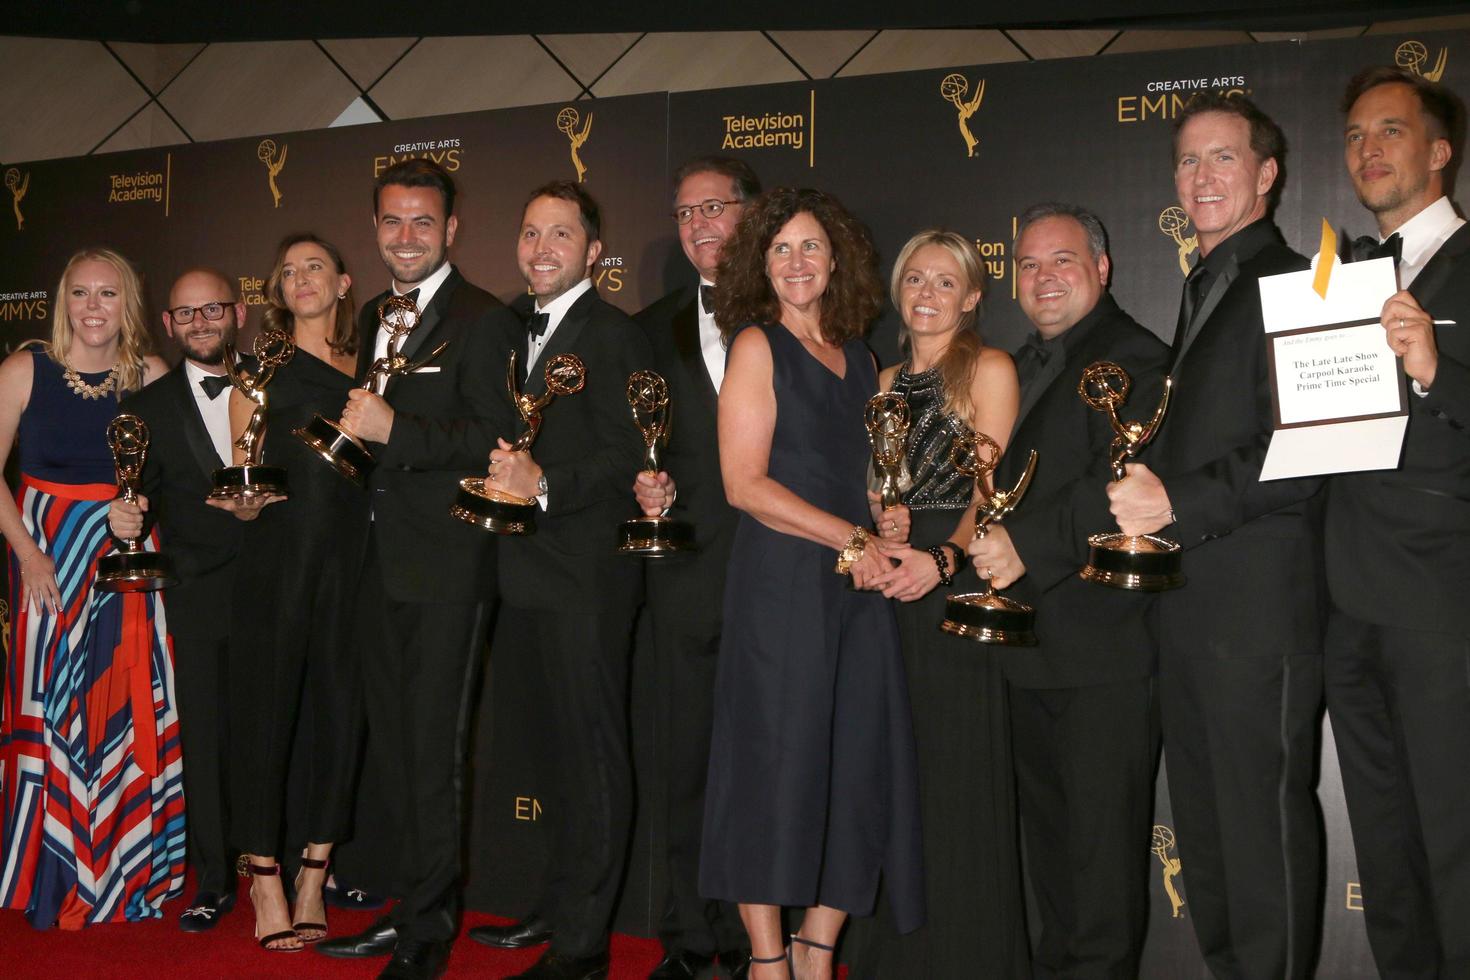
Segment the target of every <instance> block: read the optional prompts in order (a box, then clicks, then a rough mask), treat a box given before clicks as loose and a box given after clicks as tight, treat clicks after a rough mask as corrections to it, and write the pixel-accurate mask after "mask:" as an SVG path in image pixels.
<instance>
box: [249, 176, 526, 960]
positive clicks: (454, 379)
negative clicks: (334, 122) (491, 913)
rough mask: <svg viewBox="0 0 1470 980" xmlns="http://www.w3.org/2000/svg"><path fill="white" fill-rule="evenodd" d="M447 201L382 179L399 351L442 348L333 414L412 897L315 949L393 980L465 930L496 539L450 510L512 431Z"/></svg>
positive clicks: (367, 675) (480, 305) (424, 186)
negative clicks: (363, 497)
mask: <svg viewBox="0 0 1470 980" xmlns="http://www.w3.org/2000/svg"><path fill="white" fill-rule="evenodd" d="M454 196H455V188H454V182H453V180H452V179H451V178H450V176H449V175H448V174H447V173H445V172H444V171H443V170H442V169H441V168H440V167H438V166H436V165H434V164H432V163H430V162H429V161H426V160H409V161H405V162H403V163H400V164H396V165H395V166H393V167H390V168H389V169H387V170H385V171H384V172H383V173H382V174H381V175H380V176H379V177H378V181H377V184H376V186H375V188H374V192H373V205H374V210H375V216H374V221H375V225H376V227H377V236H378V250H379V252H380V253H381V255H382V258H383V262H384V264H385V265H386V266H387V267H388V271H389V273H390V274H391V275H392V280H393V281H392V286H391V292H392V293H394V294H407V295H409V296H411V297H413V299H414V300H415V302H416V304H417V305H418V308H419V311H420V320H419V323H418V326H417V327H416V328H415V329H414V330H413V332H412V333H411V334H409V335H408V339H407V340H406V341H405V342H404V344H403V349H402V353H403V355H404V356H405V357H407V358H408V359H409V360H417V359H422V358H423V357H425V356H426V355H427V354H428V353H429V352H430V351H432V350H434V349H435V348H436V347H437V346H439V344H441V343H443V344H445V347H444V350H443V352H442V353H440V354H439V355H438V356H437V357H435V358H434V359H433V360H432V361H431V362H430V363H429V364H428V365H427V366H426V367H422V368H420V369H419V370H417V371H415V372H413V373H411V374H406V375H402V376H398V377H393V378H389V379H388V380H387V382H386V384H382V385H381V388H382V390H381V391H377V392H373V391H366V390H362V389H358V390H355V391H353V392H352V393H351V395H350V399H351V400H350V401H349V402H348V405H347V407H346V408H345V409H344V410H343V414H342V423H343V425H344V427H345V428H347V429H348V430H350V431H351V432H353V433H355V434H356V435H358V436H359V437H360V438H362V439H363V440H365V441H366V442H367V443H368V444H369V447H370V448H371V450H372V452H373V453H374V455H375V457H376V460H377V463H376V466H375V467H374V469H373V470H372V473H371V475H370V477H369V480H368V493H370V494H371V497H372V510H373V522H372V529H371V531H370V532H369V540H368V542H367V548H366V551H367V558H366V562H365V566H364V569H363V585H362V592H361V594H360V595H359V597H358V607H357V608H358V618H359V629H360V634H359V635H360V637H361V640H360V643H361V647H362V651H363V675H364V676H363V686H364V697H365V704H366V706H367V710H368V724H369V725H370V726H378V729H379V736H380V737H377V738H375V739H374V742H375V744H379V745H382V746H388V747H393V748H394V749H396V751H397V753H398V755H397V758H395V759H390V760H387V764H388V766H389V768H390V771H392V772H393V773H394V775H395V778H396V779H397V780H399V782H400V789H401V796H402V798H401V801H400V803H401V808H402V814H403V819H404V827H403V839H402V864H403V867H402V869H401V872H400V878H401V880H402V881H403V882H404V886H405V888H404V893H403V895H402V900H401V901H400V902H399V903H398V905H397V906H396V907H395V908H394V909H393V910H392V912H390V913H389V914H388V916H386V917H385V918H383V919H380V920H379V921H378V922H376V923H374V924H373V925H372V926H371V927H370V928H369V929H368V930H367V931H366V932H363V933H360V934H358V935H356V936H349V937H346V938H343V939H335V940H327V941H326V942H323V943H320V944H318V945H317V949H318V950H319V951H321V952H323V953H326V954H328V955H333V956H371V955H375V954H381V953H386V952H389V951H390V950H391V951H393V953H394V956H393V959H392V961H391V962H390V963H389V965H388V967H387V968H386V969H385V970H384V971H383V973H382V974H381V975H382V976H383V977H394V978H397V977H402V978H421V977H433V976H438V975H439V974H440V973H442V972H443V970H444V966H445V963H446V962H447V960H448V956H449V946H450V943H451V942H452V941H453V939H454V934H455V932H456V931H457V929H458V927H459V912H460V908H461V904H462V898H461V895H460V878H459V876H460V863H461V862H460V838H461V827H460V812H461V810H462V806H461V800H460V795H461V789H462V787H461V781H462V775H463V768H464V747H465V735H466V729H467V727H468V703H467V701H468V697H469V692H470V691H471V690H472V689H473V688H474V685H473V683H472V682H471V681H472V678H473V674H474V671H475V668H476V666H477V664H478V662H479V659H480V651H481V649H482V647H483V645H484V640H485V628H486V621H487V603H486V601H485V600H486V597H487V596H488V595H490V594H492V592H493V590H494V572H495V564H494V550H493V544H494V541H495V539H494V536H493V535H488V534H484V533H483V532H481V531H478V530H476V529H475V528H473V527H470V526H469V525H467V524H465V523H464V522H462V521H459V520H456V519H455V518H453V517H451V516H450V514H449V508H450V506H451V505H452V504H453V502H454V497H455V493H456V491H457V490H458V483H459V479H460V477H462V476H463V475H464V474H465V473H469V472H474V471H475V470H476V469H478V468H479V467H481V466H483V465H484V462H485V458H486V456H487V455H488V454H489V452H490V450H491V449H493V448H494V446H495V437H496V435H497V434H498V433H500V432H504V431H506V430H507V429H508V428H509V427H510V424H511V423H510V417H509V416H510V412H509V406H508V405H506V404H505V399H504V397H503V396H502V395H500V385H499V384H498V383H497V382H498V380H499V378H500V377H501V376H502V375H503V373H504V370H505V365H504V363H503V362H502V361H501V360H500V356H499V355H500V352H501V351H502V350H503V349H504V348H505V345H506V344H507V343H509V342H510V336H511V334H513V333H515V332H518V330H519V324H518V323H516V319H515V317H514V316H512V315H511V314H510V312H509V311H508V310H507V309H506V308H505V307H504V306H503V305H502V304H501V303H500V302H499V301H498V300H496V299H495V298H494V297H493V296H491V295H490V294H489V293H487V292H485V291H484V290H482V289H479V288H478V287H476V286H473V285H471V284H470V283H468V282H466V281H465V279H464V277H462V276H461V275H460V274H459V272H458V270H456V269H455V268H454V267H453V266H452V265H450V264H449V261H448V249H449V246H450V245H452V244H453V243H454V234H455V231H456V229H457V227H458V223H459V219H458V218H457V217H456V216H455V214H454ZM388 295H389V294H388V293H387V292H385V293H382V294H380V295H378V296H375V297H373V298H372V299H371V300H369V301H368V302H367V304H366V305H365V306H364V307H363V309H362V312H361V314H360V315H359V317H358V321H359V328H360V331H361V338H362V339H361V345H360V347H359V350H360V352H361V353H360V356H359V362H358V374H359V375H360V376H361V375H364V374H366V372H367V369H368V366H369V365H370V364H371V363H372V362H373V360H374V359H375V358H377V357H381V356H382V355H383V354H384V352H385V350H386V348H387V343H388V336H387V331H386V330H383V329H380V327H379V322H378V315H377V309H378V304H379V303H380V302H381V301H382V300H383V299H384V298H386V297H387V296H388ZM286 437H288V438H289V436H286ZM276 438H282V436H281V435H277V436H276ZM344 764H345V763H344ZM385 857H386V855H385Z"/></svg>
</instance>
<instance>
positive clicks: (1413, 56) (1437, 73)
mask: <svg viewBox="0 0 1470 980" xmlns="http://www.w3.org/2000/svg"><path fill="white" fill-rule="evenodd" d="M1449 57H1450V49H1449V48H1440V49H1439V57H1438V58H1436V59H1435V60H1434V67H1433V68H1431V69H1430V70H1429V71H1425V70H1424V64H1425V62H1427V61H1428V60H1429V49H1428V48H1426V47H1425V46H1424V45H1423V43H1422V42H1420V41H1405V42H1404V43H1403V44H1400V45H1399V46H1398V49H1397V50H1395V51H1394V53H1393V63H1394V64H1396V65H1398V66H1399V67H1400V68H1405V69H1407V70H1409V71H1411V72H1413V73H1414V74H1416V75H1421V76H1423V77H1424V78H1426V79H1428V80H1429V81H1431V82H1437V81H1439V80H1440V79H1441V78H1443V77H1444V69H1445V65H1446V64H1447V63H1448V61H1449Z"/></svg>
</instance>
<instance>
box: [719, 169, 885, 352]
mask: <svg viewBox="0 0 1470 980" xmlns="http://www.w3.org/2000/svg"><path fill="white" fill-rule="evenodd" d="M803 212H805V213H807V214H810V215H811V216H812V217H813V218H816V219H817V222H818V223H819V224H821V226H822V230H823V231H825V232H826V233H827V238H828V239H829V240H830V241H831V243H832V260H833V263H834V265H835V267H834V268H833V270H832V278H831V280H830V281H829V282H828V283H827V290H826V292H825V293H823V294H822V313H821V324H822V339H823V340H825V341H826V342H827V343H829V344H832V345H833V346H840V345H841V344H844V343H846V342H847V341H849V340H852V339H854V338H856V337H861V336H862V335H863V334H865V333H867V332H868V327H869V326H870V325H871V324H872V322H873V320H874V319H876V318H877V316H878V314H879V313H880V312H881V311H882V309H883V283H882V281H881V280H880V279H879V278H878V254H877V252H876V251H874V249H873V239H872V236H871V235H869V234H868V229H867V227H866V226H864V225H863V223H862V222H861V221H859V220H858V219H857V218H855V217H853V215H852V213H851V212H849V211H848V210H847V209H846V208H845V207H843V206H842V202H840V201H838V200H837V198H835V197H833V196H832V195H831V194H827V193H825V192H823V191H819V190H813V189H812V188H810V187H801V188H793V187H777V188H774V189H772V190H769V191H767V192H766V193H764V194H762V195H761V196H760V197H758V198H756V199H755V200H754V201H753V202H751V203H750V204H747V205H746V206H745V213H744V214H742V215H741V217H740V224H739V225H738V226H737V227H736V229H735V234H734V235H733V236H731V238H730V240H729V241H728V242H726V243H725V248H724V252H723V254H722V257H721V259H720V268H719V278H718V282H719V286H718V287H716V289H715V323H717V324H718V325H719V327H720V333H721V334H722V335H723V336H724V338H725V342H726V343H727V344H728V343H729V342H730V339H731V338H732V337H734V335H735V333H736V331H738V330H739V329H740V328H741V327H744V326H745V325H746V324H749V323H776V322H778V321H779V320H780V319H781V301H780V300H779V299H778V298H777V297H776V292H775V290H774V289H772V288H771V282H770V277H769V276H767V275H766V252H767V250H768V249H769V248H770V247H771V240H772V239H774V238H775V237H776V234H777V233H778V232H780V230H781V229H782V228H783V227H785V225H786V223H787V222H788V221H790V220H791V219H792V218H794V217H796V216H797V215H798V214H801V213H803Z"/></svg>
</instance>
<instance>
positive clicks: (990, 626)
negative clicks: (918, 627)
mask: <svg viewBox="0 0 1470 980" xmlns="http://www.w3.org/2000/svg"><path fill="white" fill-rule="evenodd" d="M939 628H940V629H942V630H944V632H946V633H952V634H954V635H955V636H963V637H964V638H965V639H967V640H974V641H975V642H976V643H989V644H992V645H994V646H1005V647H1034V646H1036V610H1034V609H1032V608H1031V607H1030V606H1028V605H1026V604H1025V603H1022V602H1017V601H1016V600H1014V599H1007V598H1006V597H1005V596H1003V595H996V594H995V593H994V592H967V593H962V594H960V595H952V596H950V597H949V598H948V599H946V600H945V601H944V622H942V623H940V624H939Z"/></svg>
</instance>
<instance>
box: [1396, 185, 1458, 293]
mask: <svg viewBox="0 0 1470 980" xmlns="http://www.w3.org/2000/svg"><path fill="white" fill-rule="evenodd" d="M1464 223H1465V219H1464V218H1462V217H1460V216H1459V215H1458V214H1456V213H1455V206H1454V205H1453V204H1451V203H1450V199H1449V198H1448V197H1441V198H1440V199H1439V200H1437V201H1435V202H1434V203H1433V204H1431V205H1429V207H1427V208H1425V209H1424V210H1423V211H1420V212H1419V213H1418V214H1416V215H1414V216H1413V217H1412V218H1410V219H1409V220H1408V221H1405V222H1404V223H1403V224H1402V225H1399V227H1398V231H1397V234H1398V236H1399V238H1400V239H1402V240H1403V247H1402V249H1401V250H1400V252H1399V288H1400V289H1408V288H1409V286H1410V285H1412V284H1413V282H1414V280H1415V279H1417V278H1418V277H1419V273H1421V272H1423V271H1424V267H1425V266H1426V265H1428V264H1429V260H1430V259H1432V258H1434V255H1435V253H1436V252H1438V251H1439V247H1440V246H1441V245H1443V244H1444V243H1445V242H1447V241H1449V240H1450V236H1452V235H1453V234H1454V233H1455V232H1457V231H1459V230H1460V226H1461V225H1463V224H1464Z"/></svg>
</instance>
